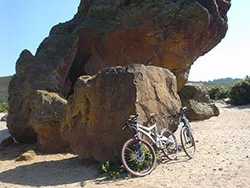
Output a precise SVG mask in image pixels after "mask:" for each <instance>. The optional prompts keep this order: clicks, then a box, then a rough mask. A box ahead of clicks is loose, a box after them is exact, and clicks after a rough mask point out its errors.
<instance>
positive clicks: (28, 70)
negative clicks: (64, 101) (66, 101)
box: [7, 36, 78, 142]
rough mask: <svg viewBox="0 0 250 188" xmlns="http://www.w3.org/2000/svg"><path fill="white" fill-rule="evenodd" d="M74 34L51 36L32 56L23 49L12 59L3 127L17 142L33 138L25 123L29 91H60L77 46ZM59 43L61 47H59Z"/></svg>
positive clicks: (62, 89)
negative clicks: (15, 60) (13, 65)
mask: <svg viewBox="0 0 250 188" xmlns="http://www.w3.org/2000/svg"><path fill="white" fill-rule="evenodd" d="M77 42H78V38H77V37H75V36H54V37H50V38H47V39H45V40H44V42H43V43H42V44H41V45H40V47H39V49H38V51H37V53H36V56H33V55H32V54H31V53H30V52H29V51H28V50H24V51H23V52H22V53H21V55H20V57H19V59H18V60H17V63H16V74H15V75H14V76H13V77H12V79H11V81H10V83H9V115H8V118H7V127H8V128H9V130H10V133H11V135H12V136H13V137H14V138H15V139H16V140H18V141H19V142H34V141H36V133H35V132H34V130H33V129H32V128H31V127H30V126H29V125H28V121H29V117H30V115H29V113H30V112H29V108H28V107H27V104H28V102H29V101H30V100H31V98H30V97H31V93H32V92H33V91H35V90H38V89H40V90H46V91H50V92H56V93H59V94H60V93H61V94H63V91H64V86H63V84H64V82H66V77H67V74H68V71H69V69H70V66H71V63H72V62H73V59H74V56H75V53H76V50H77ZM62 46H63V47H62Z"/></svg>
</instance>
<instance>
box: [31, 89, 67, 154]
mask: <svg viewBox="0 0 250 188" xmlns="http://www.w3.org/2000/svg"><path fill="white" fill-rule="evenodd" d="M66 104H67V101H66V100H65V99H63V98H61V97H60V96H59V95H58V94H57V93H52V92H47V91H43V90H36V91H34V92H32V94H31V95H30V100H29V101H28V104H27V107H28V108H29V109H28V111H29V116H28V121H27V125H28V126H29V127H31V128H32V129H33V130H34V131H35V133H36V134H37V148H38V150H40V151H42V152H65V151H69V144H68V143H67V142H65V141H63V140H62V138H61V134H60V127H61V124H62V123H63V122H64V119H65V112H66Z"/></svg>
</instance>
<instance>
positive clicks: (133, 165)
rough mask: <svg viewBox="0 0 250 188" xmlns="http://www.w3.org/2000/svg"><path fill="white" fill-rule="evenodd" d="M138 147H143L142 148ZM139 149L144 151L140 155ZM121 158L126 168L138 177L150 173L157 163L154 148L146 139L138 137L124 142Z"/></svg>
mask: <svg viewBox="0 0 250 188" xmlns="http://www.w3.org/2000/svg"><path fill="white" fill-rule="evenodd" d="M138 147H141V150H139V149H138ZM139 151H141V152H143V153H142V154H141V155H140V154H138V153H139ZM138 155H140V156H138ZM121 160H122V164H123V166H124V168H125V169H126V170H127V171H128V172H129V173H130V174H132V175H133V176H138V177H142V176H146V175H148V174H150V173H151V172H152V171H153V169H154V168H155V165H156V155H155V151H154V148H153V147H152V146H151V145H150V144H149V143H148V142H147V141H146V140H143V139H141V140H139V139H137V138H131V139H129V140H128V141H126V142H125V143H124V145H123V147H122V152H121ZM144 167H145V169H144Z"/></svg>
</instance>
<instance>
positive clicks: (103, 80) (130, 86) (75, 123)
mask: <svg viewBox="0 0 250 188" xmlns="http://www.w3.org/2000/svg"><path fill="white" fill-rule="evenodd" d="M180 105H181V103H180V99H179V96H178V95H177V85H176V79H175V77H174V75H173V74H172V73H171V72H170V71H168V70H167V69H162V68H158V67H154V66H144V65H140V64H136V65H130V66H127V67H111V68H105V69H102V70H101V71H100V72H98V73H97V74H96V75H94V76H82V77H80V78H79V79H78V81H77V82H76V84H75V90H74V95H73V96H72V98H70V100H69V102H68V105H67V113H66V122H65V123H64V124H63V126H62V129H61V132H62V136H63V138H64V139H65V140H66V141H68V142H69V143H70V147H71V149H72V150H73V151H74V152H75V153H76V154H78V155H79V156H80V157H81V158H84V159H94V160H97V161H104V160H110V159H113V158H114V152H115V151H120V149H121V147H122V145H123V143H124V141H125V140H126V139H128V137H129V136H131V135H128V134H127V133H126V131H123V130H122V129H121V127H122V125H123V124H124V123H125V122H126V121H127V119H128V117H129V115H130V114H135V113H136V112H139V113H140V114H141V115H140V118H139V122H140V123H142V122H143V121H146V120H147V116H148V115H149V114H150V113H152V112H158V113H159V117H161V118H159V119H158V122H157V123H158V129H159V130H161V129H162V128H163V127H167V126H168V125H167V124H166V122H164V121H163V118H162V115H165V114H169V113H173V112H175V111H177V110H179V108H180ZM169 128H170V129H172V130H176V129H177V126H176V125H171V126H170V127H169Z"/></svg>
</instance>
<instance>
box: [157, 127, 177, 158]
mask: <svg viewBox="0 0 250 188" xmlns="http://www.w3.org/2000/svg"><path fill="white" fill-rule="evenodd" d="M161 135H162V144H163V149H162V152H163V153H164V155H165V156H166V157H167V158H168V159H169V160H175V159H177V157H178V142H177V139H176V137H175V135H174V134H173V133H171V132H170V131H168V130H166V129H163V130H162V132H161ZM164 138H167V139H164Z"/></svg>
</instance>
